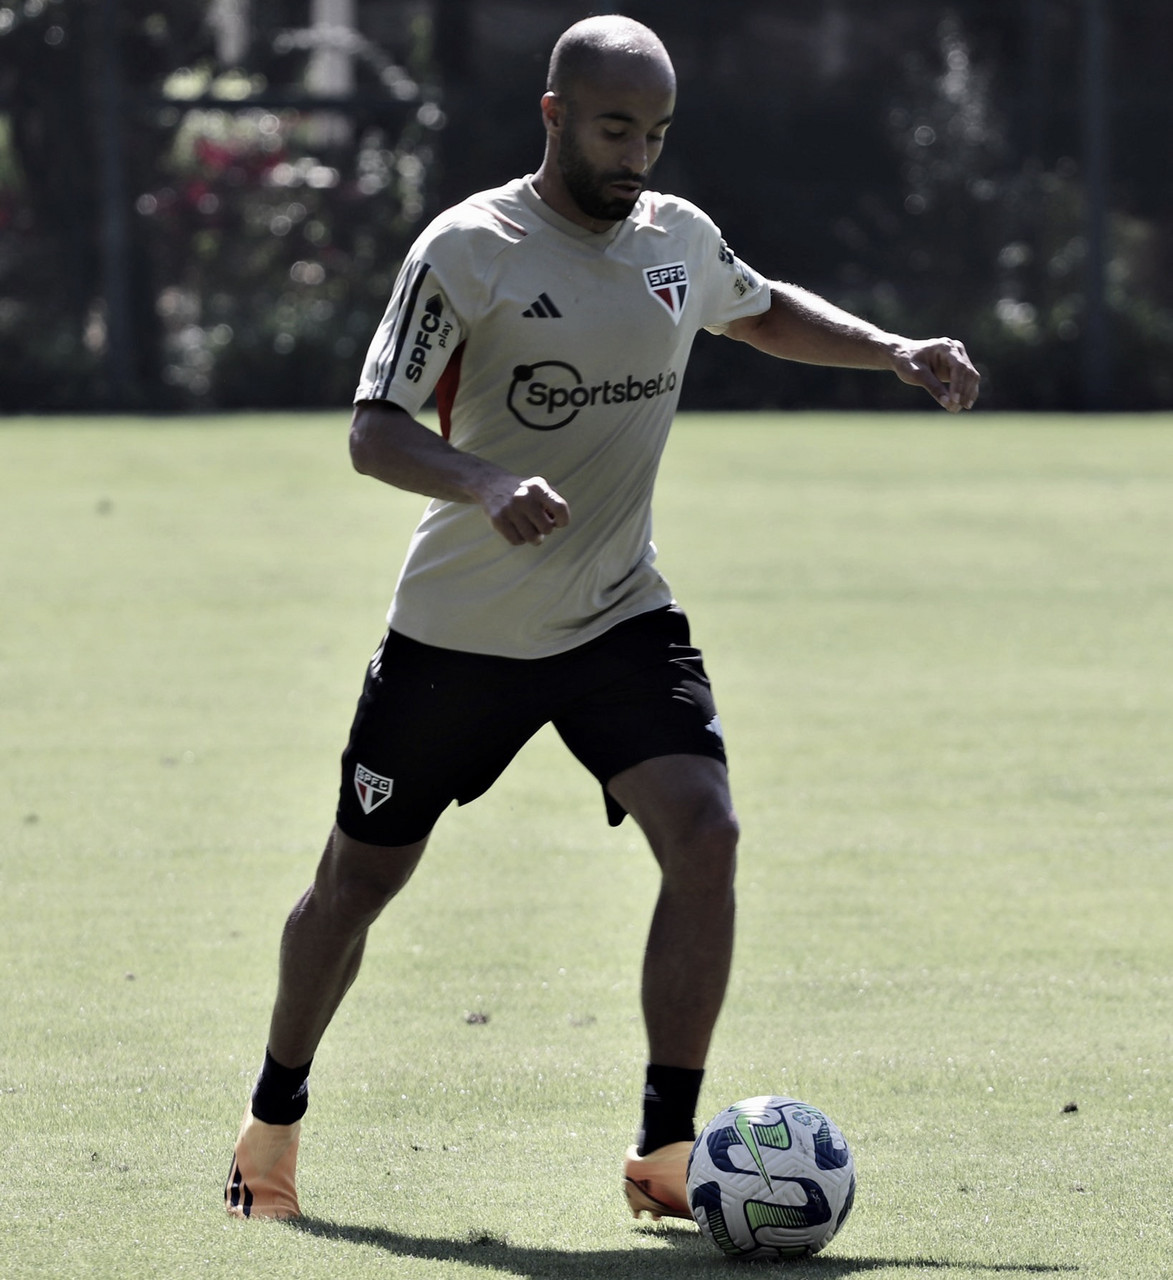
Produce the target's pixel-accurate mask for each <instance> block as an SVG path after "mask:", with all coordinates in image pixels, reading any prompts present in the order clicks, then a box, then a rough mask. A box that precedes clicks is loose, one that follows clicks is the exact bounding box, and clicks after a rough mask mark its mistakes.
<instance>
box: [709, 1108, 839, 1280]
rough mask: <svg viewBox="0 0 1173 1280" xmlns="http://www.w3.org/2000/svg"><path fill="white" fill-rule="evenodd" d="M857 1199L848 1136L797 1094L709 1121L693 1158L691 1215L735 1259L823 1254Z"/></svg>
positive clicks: (726, 1112)
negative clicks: (824, 1247) (823, 1249)
mask: <svg viewBox="0 0 1173 1280" xmlns="http://www.w3.org/2000/svg"><path fill="white" fill-rule="evenodd" d="M854 1198H855V1162H854V1161H853V1160H852V1158H851V1151H850V1149H849V1148H848V1146H847V1140H846V1139H845V1138H844V1136H843V1135H842V1134H841V1133H840V1132H839V1129H838V1128H837V1127H836V1125H835V1124H833V1123H832V1122H831V1121H830V1120H828V1119H827V1117H826V1116H825V1115H823V1113H822V1112H821V1111H819V1110H818V1109H817V1108H815V1107H811V1106H808V1105H807V1104H806V1103H805V1102H799V1101H798V1100H797V1099H796V1098H772V1097H764V1098H747V1099H746V1100H745V1101H744V1102H735V1103H734V1104H733V1105H732V1106H731V1107H726V1108H725V1110H724V1111H722V1112H721V1114H720V1115H718V1116H717V1117H715V1118H714V1119H713V1120H712V1121H710V1123H709V1124H707V1125H706V1126H705V1128H704V1129H703V1130H702V1132H701V1135H700V1137H699V1138H697V1140H696V1142H695V1143H694V1144H693V1148H692V1153H691V1154H690V1155H689V1158H688V1203H689V1207H690V1208H691V1209H692V1215H693V1217H694V1218H695V1219H696V1220H697V1225H698V1226H699V1227H700V1229H701V1231H702V1232H703V1233H704V1234H705V1235H706V1236H708V1237H709V1239H710V1240H712V1242H713V1243H714V1244H715V1245H716V1246H717V1247H718V1248H719V1249H720V1250H721V1251H722V1252H723V1253H725V1254H727V1255H728V1256H729V1257H731V1258H746V1259H752V1258H799V1257H803V1256H804V1255H806V1254H811V1253H818V1251H819V1250H820V1249H821V1248H823V1246H824V1245H826V1244H827V1242H828V1241H829V1240H830V1239H831V1237H832V1236H834V1234H835V1233H836V1232H837V1231H838V1230H839V1228H840V1227H841V1226H842V1225H843V1224H844V1222H845V1221H846V1220H847V1215H848V1214H849V1213H850V1212H851V1205H852V1201H853V1200H854Z"/></svg>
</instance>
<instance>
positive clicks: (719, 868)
mask: <svg viewBox="0 0 1173 1280" xmlns="http://www.w3.org/2000/svg"><path fill="white" fill-rule="evenodd" d="M607 789H608V791H609V792H610V793H611V795H612V796H613V797H614V798H615V799H616V800H617V801H618V802H619V803H620V804H621V805H622V806H623V807H624V809H626V810H627V812H628V813H630V814H631V816H632V817H633V818H634V819H635V820H636V822H638V823H639V826H640V828H641V829H642V830H643V832H644V834H645V835H646V836H647V839H648V843H649V844H650V845H651V848H652V853H653V854H654V855H655V858H656V861H657V863H658V864H659V866H660V876H661V880H660V893H659V897H658V899H657V902H656V907H655V911H654V913H653V916H652V925H651V930H650V931H649V934H648V942H647V950H646V952H645V954H644V967H643V984H642V990H641V995H642V1003H643V1014H644V1022H645V1025H646V1027H647V1035H648V1074H647V1083H646V1086H645V1091H644V1116H643V1130H642V1132H641V1134H640V1141H639V1143H638V1144H637V1146H636V1147H633V1148H632V1149H631V1150H630V1151H629V1152H628V1156H627V1161H626V1168H625V1188H626V1191H627V1199H628V1203H629V1204H630V1206H631V1210H632V1213H633V1214H634V1215H635V1216H636V1217H639V1215H640V1213H641V1212H642V1211H644V1210H647V1211H648V1212H649V1213H650V1214H651V1215H652V1217H653V1218H660V1217H663V1216H672V1217H683V1218H691V1217H692V1214H691V1212H690V1211H689V1208H688V1202H687V1197H686V1195H685V1188H684V1173H685V1167H686V1164H687V1160H688V1152H689V1149H690V1147H691V1145H692V1141H693V1138H694V1136H695V1130H694V1127H693V1117H694V1115H695V1111H696V1103H697V1096H698V1094H699V1091H700V1084H701V1078H702V1075H703V1072H704V1065H705V1059H706V1057H707V1056H708V1050H709V1042H710V1040H711V1038H712V1034H713V1028H714V1026H715V1025H716V1021H717V1015H718V1014H719V1013H720V1011H721V1005H722V1002H723V1001H724V998H725V988H726V985H727V983H728V979H729V966H730V962H731V959H732V955H733V925H734V892H733V879H734V871H735V868H736V861H737V837H738V827H737V818H736V816H735V814H734V812H733V802H732V800H731V798H730V795H729V782H728V776H727V773H726V770H725V766H724V765H723V764H722V763H721V762H720V761H718V760H713V759H709V758H708V757H705V756H695V755H672V756H660V757H657V758H655V759H652V760H645V761H644V762H642V763H641V764H638V765H635V766H634V767H633V768H630V769H627V770H625V771H624V772H623V773H620V774H618V775H617V776H616V777H614V778H612V779H611V781H610V782H609V783H608V784H607Z"/></svg>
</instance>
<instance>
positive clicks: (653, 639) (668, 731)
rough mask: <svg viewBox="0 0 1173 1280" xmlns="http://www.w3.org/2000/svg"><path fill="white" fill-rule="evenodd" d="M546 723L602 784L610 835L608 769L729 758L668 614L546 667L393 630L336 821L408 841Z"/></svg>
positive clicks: (346, 763)
mask: <svg viewBox="0 0 1173 1280" xmlns="http://www.w3.org/2000/svg"><path fill="white" fill-rule="evenodd" d="M550 723H552V724H553V725H554V727H555V728H556V729H557V731H558V733H559V734H560V735H561V737H562V740H563V742H565V743H566V745H567V746H568V747H569V748H570V750H571V751H572V752H573V753H574V755H575V756H576V757H577V758H578V760H579V761H581V762H582V764H584V765H585V766H586V767H587V768H588V769H589V770H590V771H591V773H593V774H594V776H595V777H596V778H597V779H598V780H599V783H600V784H601V785H602V786H603V789H604V790H603V795H604V799H605V801H606V804H607V817H608V819H609V821H610V823H611V825H612V826H617V825H618V824H619V823H620V822H622V821H623V817H624V810H623V809H622V808H621V806H620V805H618V804H617V803H616V802H615V800H614V799H613V798H612V797H611V796H610V795H609V794H608V793H607V791H606V785H607V783H608V782H609V781H610V779H611V778H613V777H615V776H616V774H619V773H622V772H623V770H625V769H630V768H631V767H632V766H633V765H636V764H639V763H641V762H642V761H644V760H651V759H653V758H655V757H657V756H665V755H676V754H678V753H682V754H687V755H701V756H709V757H711V758H713V759H717V760H720V761H722V762H724V760H725V746H724V742H723V741H722V738H721V726H720V722H719V720H718V719H717V709H716V706H715V705H714V703H713V695H712V690H711V688H710V686H709V680H708V677H707V676H706V675H705V669H704V665H703V663H702V660H701V653H700V650H699V649H694V648H693V647H692V645H691V644H690V642H689V630H688V619H687V618H686V617H685V616H684V613H683V612H682V611H681V610H680V609H679V608H677V607H676V606H675V605H672V606H669V607H667V608H664V609H656V610H653V611H652V612H650V613H644V614H640V615H639V616H638V617H635V618H631V619H629V620H628V621H626V622H621V623H619V624H618V625H616V626H615V627H612V628H611V630H610V631H608V632H606V633H605V634H603V635H602V636H599V637H598V638H597V639H595V640H591V641H589V642H588V643H586V644H584V645H582V646H581V647H579V648H577V649H572V650H570V651H569V652H568V653H561V654H556V655H555V656H553V657H550V658H533V659H523V658H500V657H494V656H492V655H488V654H477V653H464V652H461V651H459V650H454V649H440V648H436V647H434V646H433V645H427V644H420V643H419V642H418V641H415V640H409V639H408V638H407V637H406V636H402V635H398V634H397V633H396V632H394V631H389V632H388V633H387V635H386V636H385V637H384V639H383V643H382V644H381V645H380V647H379V649H378V651H377V652H376V653H375V656H374V657H373V658H372V659H371V663H370V666H369V668H368V670H367V677H366V682H365V684H364V685H363V691H362V696H361V698H360V699H359V703H358V709H357V711H356V712H355V717H354V723H353V725H352V726H351V731H350V741H349V743H348V744H347V747H346V750H345V752H344V753H343V756H342V787H341V793H340V796H339V801H338V814H337V822H338V826H339V827H340V829H341V830H342V831H343V832H344V833H345V834H346V835H348V836H350V837H351V838H352V839H354V840H361V841H363V842H365V843H366V844H376V845H405V844H414V843H415V842H416V841H417V840H422V839H423V838H424V837H425V836H426V835H427V834H428V833H429V832H430V831H431V829H432V827H433V826H434V825H435V822H436V819H437V818H438V817H439V816H440V814H441V812H443V810H444V809H445V808H446V807H447V806H448V805H449V804H450V803H451V802H452V801H453V800H456V801H457V802H459V803H460V804H466V803H467V802H468V801H469V800H474V799H476V797H477V796H479V795H481V794H482V793H483V792H485V791H486V790H488V788H489V787H490V786H491V785H492V784H493V783H494V782H495V781H496V779H497V778H498V777H499V776H500V775H501V773H502V772H503V771H504V769H505V767H506V766H507V765H508V764H509V762H510V761H511V760H512V759H513V757H514V756H515V755H516V754H517V752H518V751H519V750H520V749H521V748H522V747H523V746H524V745H525V743H526V742H527V741H528V740H529V739H530V738H531V737H532V736H533V735H534V734H535V733H536V732H537V731H538V730H539V729H540V728H541V727H542V726H543V725H545V724H550Z"/></svg>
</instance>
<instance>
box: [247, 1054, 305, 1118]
mask: <svg viewBox="0 0 1173 1280" xmlns="http://www.w3.org/2000/svg"><path fill="white" fill-rule="evenodd" d="M312 1062H313V1059H312V1058H311V1059H310V1061H309V1062H307V1063H306V1064H305V1066H303V1067H283V1066H282V1065H281V1064H280V1063H279V1062H277V1061H276V1060H275V1059H274V1057H273V1056H272V1054H270V1052H269V1051H268V1049H266V1050H265V1063H264V1066H262V1067H261V1074H260V1075H259V1076H257V1082H256V1084H255V1085H254V1086H253V1101H252V1108H253V1115H254V1116H256V1118H257V1119H258V1120H263V1121H264V1122H265V1124H293V1123H294V1121H296V1120H300V1119H301V1118H302V1116H304V1115H305V1112H306V1108H307V1107H308V1106H309V1104H310V1081H309V1075H310V1064H311V1063H312Z"/></svg>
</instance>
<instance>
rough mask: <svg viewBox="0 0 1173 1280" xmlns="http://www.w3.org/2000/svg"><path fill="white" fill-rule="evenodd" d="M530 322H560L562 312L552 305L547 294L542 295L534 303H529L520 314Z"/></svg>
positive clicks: (551, 300)
mask: <svg viewBox="0 0 1173 1280" xmlns="http://www.w3.org/2000/svg"><path fill="white" fill-rule="evenodd" d="M521 314H522V315H523V316H526V317H527V318H528V319H530V320H534V319H538V320H561V319H562V312H561V311H559V310H558V308H557V307H556V306H555V305H554V302H553V299H552V298H551V297H550V295H549V294H548V293H543V294H542V295H541V296H540V297H539V298H538V299H537V301H536V302H531V303H530V305H529V306H528V307H526V309H525V310H524V311H523V312H522V313H521Z"/></svg>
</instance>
